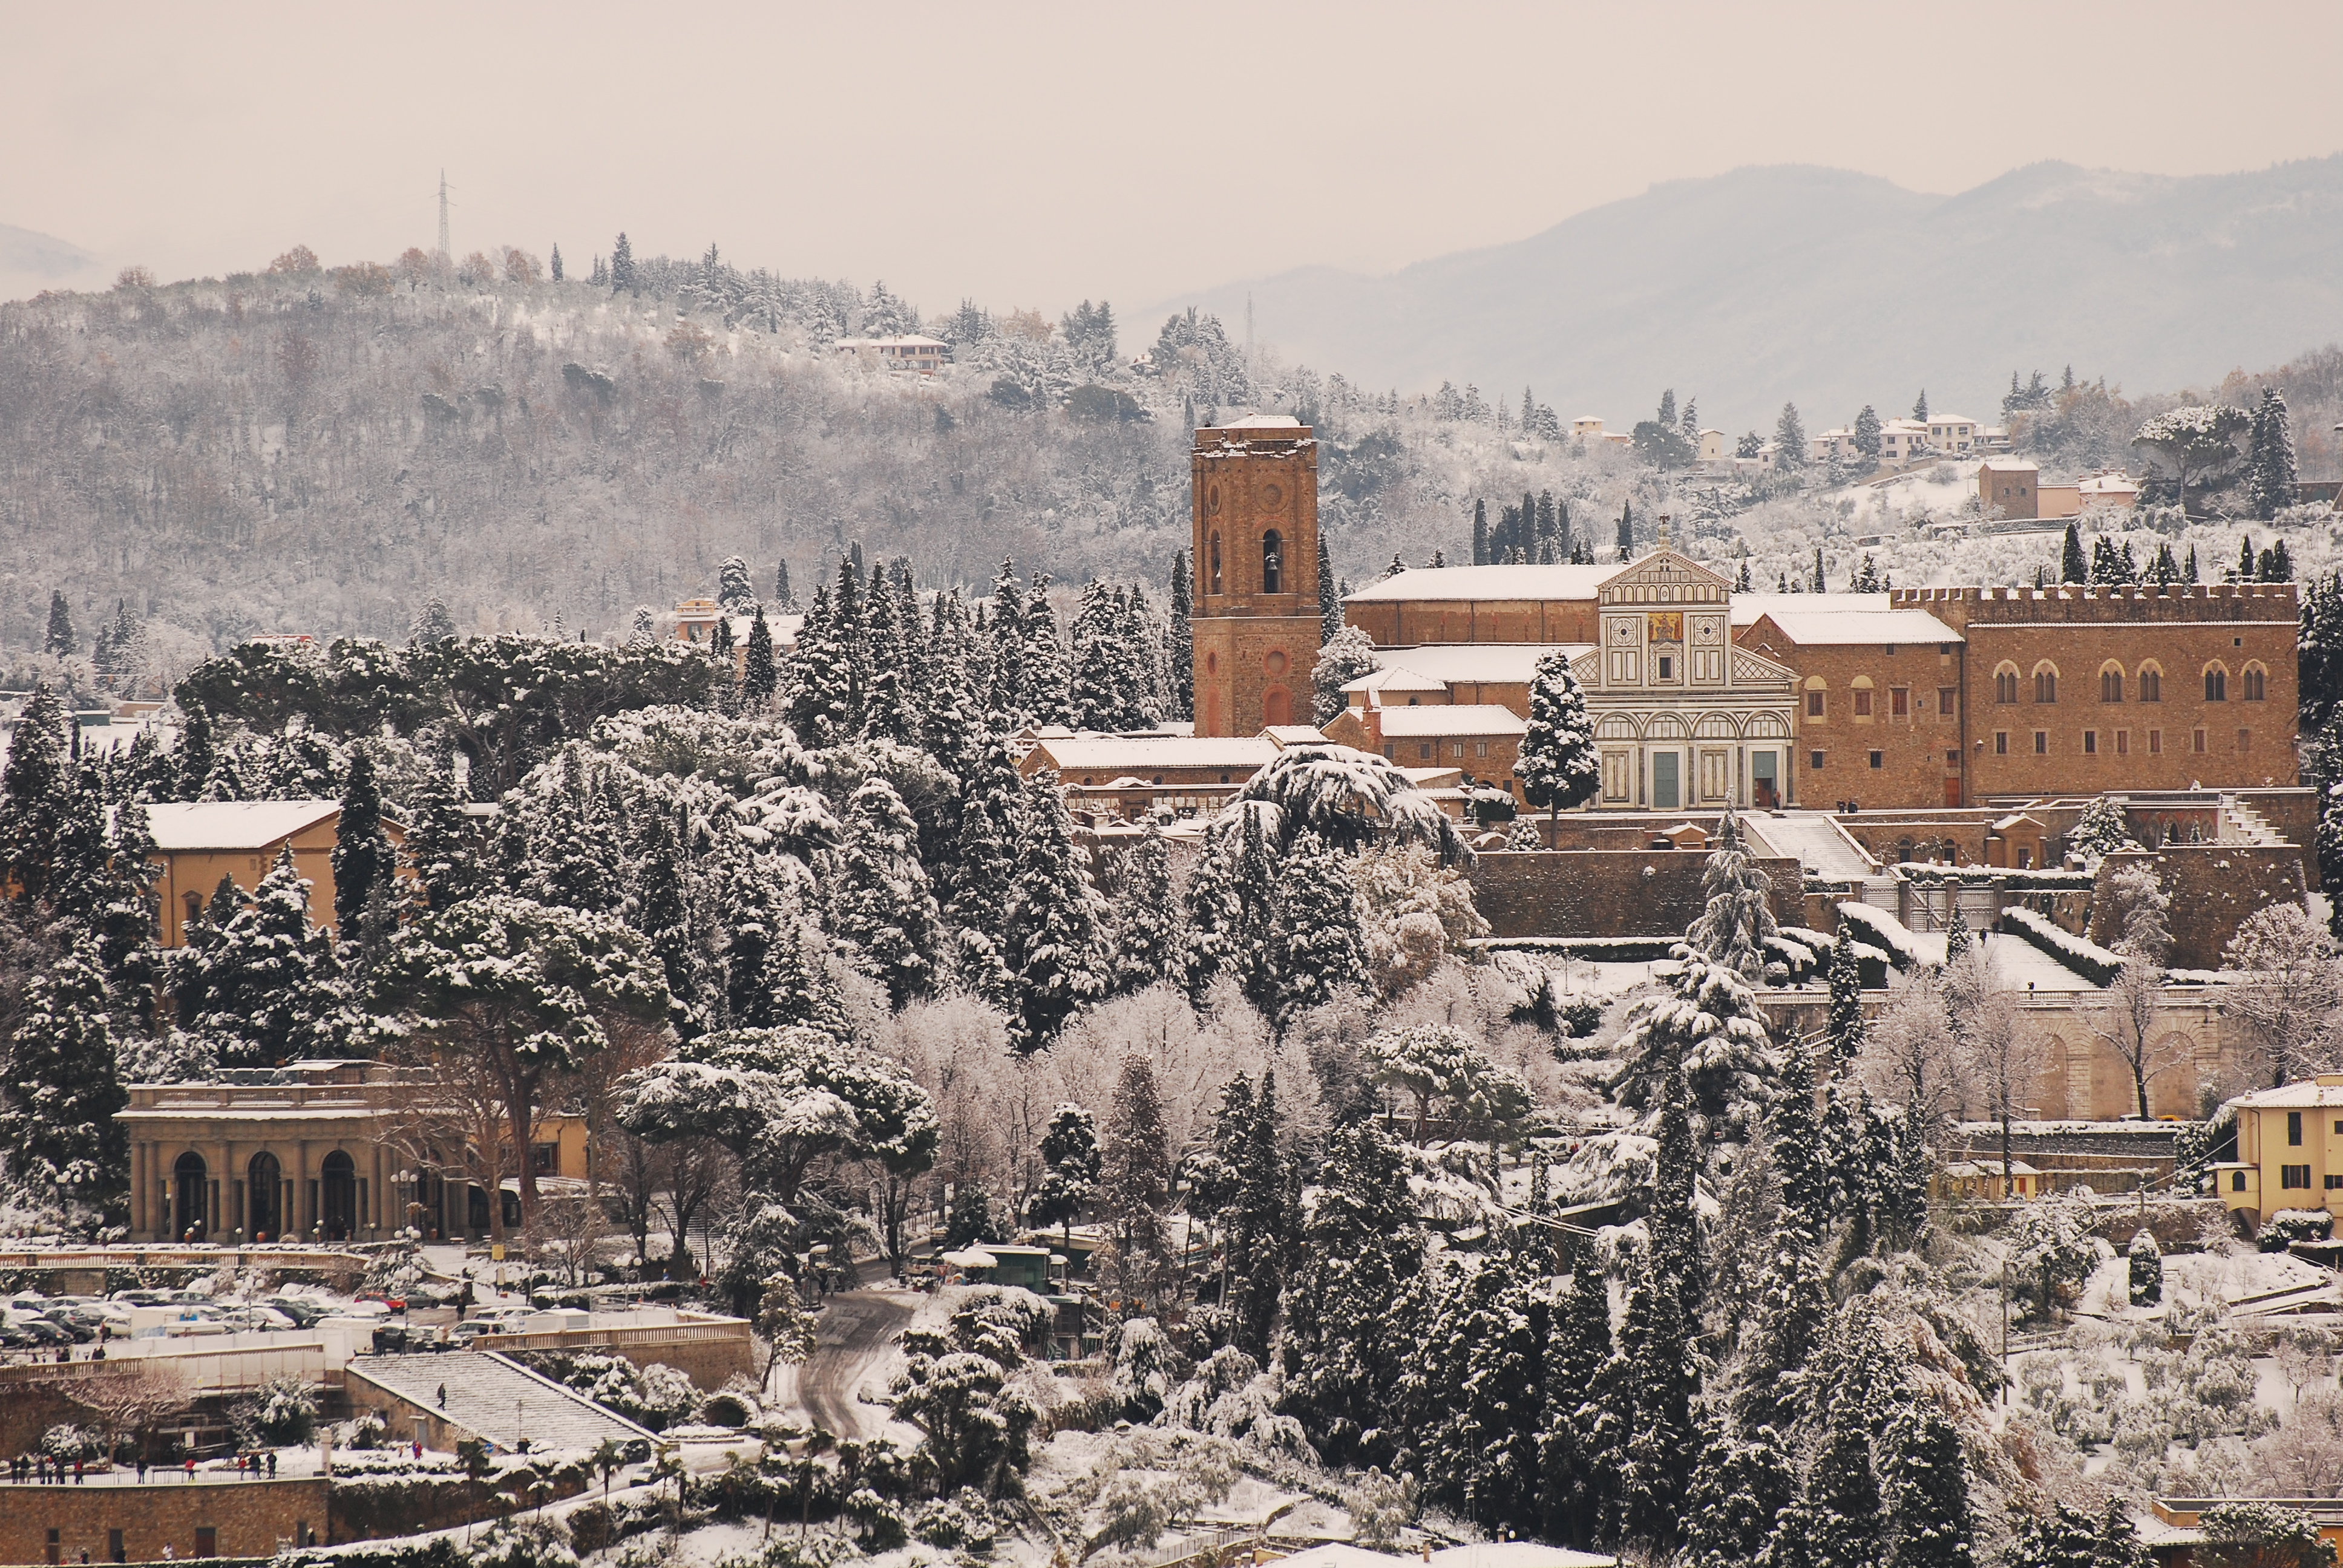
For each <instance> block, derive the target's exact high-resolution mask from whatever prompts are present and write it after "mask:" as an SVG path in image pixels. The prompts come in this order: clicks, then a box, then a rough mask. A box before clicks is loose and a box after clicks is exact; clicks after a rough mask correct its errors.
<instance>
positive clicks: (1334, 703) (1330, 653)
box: [1310, 626, 1377, 724]
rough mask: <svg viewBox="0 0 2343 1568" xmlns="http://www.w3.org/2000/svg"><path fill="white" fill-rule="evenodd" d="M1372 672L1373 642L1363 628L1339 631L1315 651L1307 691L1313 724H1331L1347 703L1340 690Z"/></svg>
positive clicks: (1374, 663)
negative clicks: (1310, 695) (1311, 701)
mask: <svg viewBox="0 0 2343 1568" xmlns="http://www.w3.org/2000/svg"><path fill="white" fill-rule="evenodd" d="M1376 668H1377V666H1376V662H1375V643H1374V638H1371V637H1369V636H1368V635H1367V633H1366V631H1365V629H1364V628H1361V627H1355V626H1346V627H1342V628H1339V629H1338V630H1336V631H1335V633H1334V634H1333V635H1332V637H1330V638H1327V639H1326V641H1325V643H1324V644H1323V645H1322V647H1321V648H1319V649H1318V662H1317V663H1316V664H1315V665H1313V666H1312V667H1311V671H1310V685H1311V689H1312V692H1313V693H1314V694H1315V699H1316V700H1315V704H1314V718H1315V720H1316V722H1318V723H1320V724H1328V723H1332V721H1333V719H1334V718H1335V716H1336V715H1337V714H1339V713H1341V712H1342V709H1343V707H1344V706H1345V705H1346V704H1347V703H1348V702H1349V701H1350V699H1348V698H1347V697H1345V696H1343V695H1342V688H1343V687H1344V686H1346V685H1348V684H1349V683H1350V682H1352V681H1353V680H1356V679H1358V678H1360V677H1362V676H1367V675H1373V673H1374V672H1375V669H1376Z"/></svg>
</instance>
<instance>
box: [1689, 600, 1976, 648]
mask: <svg viewBox="0 0 2343 1568" xmlns="http://www.w3.org/2000/svg"><path fill="white" fill-rule="evenodd" d="M1765 598H1770V599H1774V600H1775V601H1777V602H1776V603H1775V605H1774V606H1773V607H1770V608H1766V609H1765V610H1763V611H1761V612H1760V613H1761V614H1763V615H1765V617H1766V618H1768V619H1770V620H1772V621H1773V623H1774V624H1775V626H1778V627H1780V628H1782V635H1783V636H1785V637H1786V638H1789V639H1790V640H1791V641H1792V642H1795V643H1796V644H1798V645H1799V646H1800V647H1802V648H1826V647H1832V646H1844V645H1847V644H1867V643H1890V642H1893V643H1906V642H1908V643H1928V642H1960V641H1963V640H1965V639H1964V638H1962V636H1961V634H1960V633H1959V632H1957V631H1955V630H1954V629H1953V628H1951V627H1948V626H1946V624H1945V623H1944V622H1943V621H1940V620H1938V619H1937V618H1936V617H1935V616H1933V615H1930V614H1929V613H1928V612H1927V611H1926V610H1924V609H1892V608H1888V604H1887V596H1886V595H1885V594H1852V593H1851V594H1767V595H1765ZM1835 598H1845V599H1870V600H1875V601H1877V602H1876V603H1875V604H1847V605H1838V604H1832V603H1830V602H1829V601H1830V600H1832V599H1835ZM1801 599H1803V600H1805V603H1803V604H1801V603H1800V602H1799V601H1800V600H1801ZM1733 610H1734V614H1733V619H1734V622H1735V625H1746V624H1755V621H1756V616H1754V615H1753V616H1751V617H1750V618H1749V620H1748V621H1747V622H1744V621H1743V620H1742V619H1741V606H1740V603H1739V602H1738V600H1737V599H1736V601H1735V604H1734V607H1733Z"/></svg>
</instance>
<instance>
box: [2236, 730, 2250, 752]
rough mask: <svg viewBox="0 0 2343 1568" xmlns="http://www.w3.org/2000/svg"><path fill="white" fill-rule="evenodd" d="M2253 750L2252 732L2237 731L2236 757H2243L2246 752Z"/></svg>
mask: <svg viewBox="0 0 2343 1568" xmlns="http://www.w3.org/2000/svg"><path fill="white" fill-rule="evenodd" d="M2252 749H2254V732H2253V731H2252V730H2250V729H2240V730H2238V731H2237V755H2238V756H2240V757H2243V756H2244V755H2245V754H2246V753H2247V752H2248V751H2251V750H2252Z"/></svg>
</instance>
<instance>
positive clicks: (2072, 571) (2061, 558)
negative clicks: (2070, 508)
mask: <svg viewBox="0 0 2343 1568" xmlns="http://www.w3.org/2000/svg"><path fill="white" fill-rule="evenodd" d="M2058 580H2059V581H2060V582H2069V583H2080V582H2088V581H2090V580H2091V568H2090V566H2089V564H2088V563H2087V562H2086V561H2085V560H2084V559H2083V535H2082V530H2081V529H2079V528H2077V527H2076V526H2075V525H2074V524H2073V523H2071V522H2069V523H2068V524H2067V525H2066V543H2065V544H2064V545H2062V546H2060V547H2059V550H2058Z"/></svg>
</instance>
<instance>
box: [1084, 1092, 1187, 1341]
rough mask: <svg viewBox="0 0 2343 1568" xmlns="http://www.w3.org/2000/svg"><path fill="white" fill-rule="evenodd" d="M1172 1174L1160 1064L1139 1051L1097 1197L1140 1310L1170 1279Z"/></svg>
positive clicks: (1110, 1118) (1115, 1117)
mask: <svg viewBox="0 0 2343 1568" xmlns="http://www.w3.org/2000/svg"><path fill="white" fill-rule="evenodd" d="M1098 1197H1099V1207H1100V1209H1101V1210H1102V1211H1104V1213H1105V1215H1106V1217H1107V1218H1108V1220H1109V1236H1110V1238H1111V1241H1112V1242H1113V1246H1114V1264H1115V1270H1116V1272H1117V1273H1118V1274H1119V1276H1120V1277H1119V1278H1118V1279H1117V1280H1116V1281H1115V1283H1116V1284H1117V1286H1118V1287H1119V1288H1120V1289H1121V1290H1122V1291H1123V1292H1126V1295H1125V1300H1126V1301H1128V1302H1131V1305H1133V1306H1136V1307H1139V1308H1141V1309H1142V1310H1143V1309H1144V1307H1145V1305H1146V1303H1147V1302H1149V1300H1150V1299H1151V1298H1152V1297H1153V1296H1154V1295H1155V1294H1156V1292H1159V1291H1161V1290H1163V1289H1166V1288H1170V1287H1172V1284H1173V1281H1172V1278H1171V1277H1170V1269H1169V1249H1170V1237H1169V1234H1168V1232H1167V1231H1166V1228H1165V1224H1164V1215H1165V1213H1166V1211H1168V1210H1169V1208H1170V1206H1171V1202H1172V1150H1171V1145H1170V1141H1169V1140H1168V1138H1167V1137H1166V1135H1165V1132H1164V1129H1163V1100H1162V1096H1161V1092H1160V1091H1158V1090H1157V1088H1156V1085H1155V1070H1154V1069H1153V1068H1152V1067H1151V1066H1150V1065H1149V1064H1148V1060H1147V1058H1146V1057H1144V1056H1141V1055H1139V1054H1137V1053H1136V1052H1134V1053H1132V1054H1131V1055H1129V1056H1126V1057H1124V1058H1123V1060H1122V1073H1121V1077H1120V1078H1119V1079H1118V1080H1117V1081H1116V1082H1115V1087H1114V1101H1113V1103H1112V1105H1111V1107H1110V1108H1109V1111H1108V1113H1107V1125H1106V1138H1105V1141H1104V1146H1103V1147H1102V1148H1101V1151H1100V1158H1099V1191H1098ZM1133 1298H1135V1300H1134V1299H1133Z"/></svg>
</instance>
